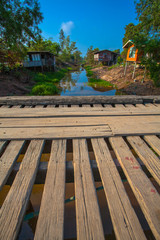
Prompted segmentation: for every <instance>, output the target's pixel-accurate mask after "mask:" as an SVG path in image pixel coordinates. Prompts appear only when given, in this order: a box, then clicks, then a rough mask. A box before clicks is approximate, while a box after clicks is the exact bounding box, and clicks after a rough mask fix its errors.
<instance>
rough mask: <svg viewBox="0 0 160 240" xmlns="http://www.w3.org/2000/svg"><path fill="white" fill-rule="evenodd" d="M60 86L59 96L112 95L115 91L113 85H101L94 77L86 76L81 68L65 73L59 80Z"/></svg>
mask: <svg viewBox="0 0 160 240" xmlns="http://www.w3.org/2000/svg"><path fill="white" fill-rule="evenodd" d="M93 80H94V81H93ZM103 82H105V81H103ZM106 83H107V82H106ZM60 88H61V89H62V91H61V93H60V95H61V96H91V95H109V96H113V95H115V93H116V90H115V89H114V88H113V86H107V87H106V86H103V85H102V84H100V83H99V82H98V81H96V80H95V79H92V78H89V77H87V75H86V70H85V69H83V68H82V69H80V70H77V71H75V72H69V73H67V74H66V75H65V77H64V78H63V79H62V80H61V81H60Z"/></svg>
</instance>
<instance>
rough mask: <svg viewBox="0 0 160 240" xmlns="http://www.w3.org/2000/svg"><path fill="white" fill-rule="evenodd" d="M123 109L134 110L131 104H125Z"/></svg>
mask: <svg viewBox="0 0 160 240" xmlns="http://www.w3.org/2000/svg"><path fill="white" fill-rule="evenodd" d="M125 107H126V108H130V109H132V110H135V106H134V105H133V104H125Z"/></svg>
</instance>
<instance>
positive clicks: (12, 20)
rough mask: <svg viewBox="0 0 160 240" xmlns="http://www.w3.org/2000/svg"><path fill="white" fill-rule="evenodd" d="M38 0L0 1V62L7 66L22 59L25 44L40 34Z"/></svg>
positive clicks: (40, 14) (40, 16) (40, 18)
mask: <svg viewBox="0 0 160 240" xmlns="http://www.w3.org/2000/svg"><path fill="white" fill-rule="evenodd" d="M42 19H43V17H42V13H41V12H40V6H39V2H38V0H24V1H20V0H10V1H8V0H1V1H0V56H1V58H0V62H1V63H5V62H7V63H8V65H9V66H13V65H14V63H16V62H19V61H21V60H22V59H23V57H24V56H25V53H26V44H27V43H28V42H29V41H30V40H31V39H32V40H33V39H34V40H35V39H37V38H38V37H39V35H40V29H39V28H38V24H39V23H40V22H41V21H42Z"/></svg>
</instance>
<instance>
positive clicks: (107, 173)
mask: <svg viewBox="0 0 160 240" xmlns="http://www.w3.org/2000/svg"><path fill="white" fill-rule="evenodd" d="M91 141H92V145H93V149H94V153H95V156H96V160H97V164H98V168H99V171H100V175H101V179H102V183H103V186H104V190H105V194H106V198H107V202H108V206H109V211H110V216H111V219H112V223H113V227H114V232H115V235H116V239H137V240H139V239H146V238H145V235H144V233H143V230H142V228H141V226H140V223H139V221H138V218H137V216H136V214H135V212H134V210H133V208H132V205H131V203H130V201H129V199H128V196H127V194H126V191H125V188H124V186H123V183H122V181H121V178H120V175H119V173H118V171H117V168H116V165H115V163H114V161H113V159H112V157H111V155H110V152H109V149H108V147H107V145H106V143H105V141H104V139H102V138H101V139H97V138H96V139H92V140H91Z"/></svg>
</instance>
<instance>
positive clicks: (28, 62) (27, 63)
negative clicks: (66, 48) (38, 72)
mask: <svg viewBox="0 0 160 240" xmlns="http://www.w3.org/2000/svg"><path fill="white" fill-rule="evenodd" d="M23 66H24V67H25V68H39V67H41V69H42V71H43V69H44V68H50V69H54V68H55V56H54V55H53V54H52V53H50V52H48V51H30V52H27V56H26V58H25V60H24V62H23Z"/></svg>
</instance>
